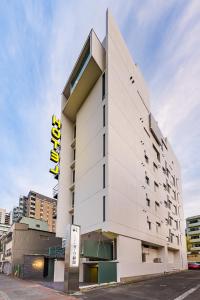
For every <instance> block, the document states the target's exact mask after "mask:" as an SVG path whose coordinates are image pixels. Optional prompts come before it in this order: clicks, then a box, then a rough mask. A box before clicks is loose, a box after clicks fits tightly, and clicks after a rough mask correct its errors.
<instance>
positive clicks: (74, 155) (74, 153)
mask: <svg viewBox="0 0 200 300" xmlns="http://www.w3.org/2000/svg"><path fill="white" fill-rule="evenodd" d="M73 158H74V160H75V159H76V150H75V149H74V151H73Z"/></svg>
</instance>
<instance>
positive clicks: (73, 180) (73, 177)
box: [72, 170, 75, 183]
mask: <svg viewBox="0 0 200 300" xmlns="http://www.w3.org/2000/svg"><path fill="white" fill-rule="evenodd" d="M72 182H73V183H74V182H75V170H73V171H72Z"/></svg>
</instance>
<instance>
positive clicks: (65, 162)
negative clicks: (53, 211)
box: [56, 13, 187, 282]
mask: <svg viewBox="0 0 200 300" xmlns="http://www.w3.org/2000/svg"><path fill="white" fill-rule="evenodd" d="M106 22H107V24H106V36H105V39H104V40H103V42H100V41H99V39H98V37H97V36H96V34H95V33H94V31H93V30H91V32H90V34H89V37H88V38H87V40H86V43H85V45H84V46H83V49H82V51H81V53H80V56H79V58H78V60H77V62H76V64H75V66H74V68H73V70H72V73H71V75H70V77H69V79H68V81H67V83H66V85H65V87H64V90H63V93H62V109H61V121H62V128H61V135H62V137H61V150H60V174H59V178H58V185H59V193H58V205H57V225H56V234H57V236H58V237H62V238H65V237H66V227H67V224H69V223H74V224H77V225H80V226H81V239H82V241H81V243H82V246H81V265H80V281H90V282H99V280H98V276H100V275H102V274H103V276H104V275H105V273H106V270H108V269H107V268H109V267H108V265H107V266H106V262H107V263H111V262H114V263H115V264H116V265H115V270H114V271H113V272H116V280H117V281H125V280H129V279H130V278H132V277H134V276H143V275H150V274H159V273H164V272H171V271H175V270H183V269H186V268H187V263H186V243H185V234H184V217H183V204H182V189H181V173H180V166H179V162H178V160H177V158H176V156H175V154H174V152H173V150H172V148H171V146H170V144H169V142H168V140H167V138H164V137H163V135H162V133H161V131H160V129H159V127H158V125H157V123H156V121H155V119H154V117H153V115H152V113H151V109H150V103H149V94H148V89H147V87H146V83H145V81H144V79H143V77H142V74H141V72H140V70H139V68H138V66H137V65H136V64H135V63H134V61H133V60H132V57H131V55H130V53H129V51H128V49H127V47H126V45H125V42H124V40H123V38H122V36H121V34H120V32H119V30H118V28H117V26H116V24H115V21H114V20H113V18H112V16H111V15H110V14H109V13H107V19H106ZM102 262H104V264H102ZM100 265H102V266H103V267H102V268H103V269H102V270H101V274H99V271H98V269H100ZM109 266H111V264H110V265H109ZM58 268H60V269H59V270H60V274H63V272H64V271H63V270H64V263H63V264H62V263H60V262H59V266H58ZM57 273H59V272H58V270H57ZM112 278H113V277H112ZM106 280H107V281H109V278H108V279H106Z"/></svg>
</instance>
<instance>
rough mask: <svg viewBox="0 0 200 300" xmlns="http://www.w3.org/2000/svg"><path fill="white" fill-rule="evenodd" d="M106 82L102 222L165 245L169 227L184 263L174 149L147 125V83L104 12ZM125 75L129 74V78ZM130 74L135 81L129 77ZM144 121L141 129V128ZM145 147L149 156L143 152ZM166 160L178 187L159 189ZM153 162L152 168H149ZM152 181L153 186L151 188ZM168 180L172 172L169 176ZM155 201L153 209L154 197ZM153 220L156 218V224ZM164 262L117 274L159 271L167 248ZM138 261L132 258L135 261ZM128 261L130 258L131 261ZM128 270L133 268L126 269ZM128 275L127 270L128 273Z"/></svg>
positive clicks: (107, 225)
mask: <svg viewBox="0 0 200 300" xmlns="http://www.w3.org/2000/svg"><path fill="white" fill-rule="evenodd" d="M106 49H107V81H108V82H107V85H108V99H107V101H108V199H107V215H108V217H107V223H106V230H108V231H111V232H115V233H117V234H121V235H126V236H129V237H132V238H135V239H138V240H143V241H145V242H147V243H152V244H155V245H158V246H165V247H167V237H168V236H169V229H171V232H172V233H174V241H173V243H169V246H170V247H171V248H174V249H176V250H179V251H178V253H179V257H178V256H177V265H178V262H179V266H180V268H185V266H186V260H185V258H184V257H183V259H182V264H181V258H180V252H181V253H182V254H185V247H184V245H183V244H184V242H182V243H180V244H178V243H177V239H176V236H181V239H182V240H183V239H184V232H183V230H182V228H183V215H182V191H181V175H180V167H179V164H178V162H177V159H176V157H175V155H174V153H173V152H172V150H171V147H170V145H168V150H166V149H165V148H164V147H163V149H161V147H160V146H159V145H158V144H157V142H156V140H155V138H154V137H153V135H152V133H151V132H150V130H149V113H150V106H149V99H148V91H147V89H146V85H145V82H144V80H143V79H142V77H141V76H139V75H138V72H139V71H138V67H137V66H135V64H134V62H133V61H132V59H131V57H130V54H129V53H128V50H127V48H126V46H125V44H124V41H123V39H122V37H121V36H120V33H119V32H118V29H117V27H116V25H115V22H114V21H113V19H112V17H111V16H110V15H108V18H107V48H106ZM130 76H132V79H131V80H130ZM132 80H134V83H132ZM144 127H145V129H146V131H147V132H148V134H147V133H146V131H145V130H144ZM153 145H155V146H156V148H157V150H158V151H159V153H160V161H158V159H157V156H156V153H155V151H154V149H153ZM144 152H146V154H147V156H148V158H149V162H148V163H147V162H146V161H145V158H144ZM165 160H166V161H167V163H168V164H169V165H170V172H171V174H172V175H175V177H176V178H178V182H179V185H178V187H177V186H175V187H172V188H171V192H170V193H168V192H167V191H165V190H164V187H163V183H165V182H166V178H167V177H166V175H165V174H164V172H163V169H162V168H163V167H164V166H165ZM153 163H156V165H157V169H154V168H153ZM146 175H147V176H148V177H149V180H150V184H149V185H147V184H146V182H145V176H146ZM154 181H155V182H156V183H157V184H158V189H157V190H156V191H155V189H154ZM168 181H169V183H170V185H171V186H172V183H171V178H169V179H168ZM173 189H174V190H175V191H176V193H177V192H179V200H178V201H177V200H174V199H173V193H172V190H173ZM146 194H147V195H148V198H149V199H150V207H148V206H147V204H146ZM167 195H168V196H169V198H170V201H171V202H172V205H176V206H177V207H179V210H180V213H179V214H177V215H175V214H174V213H173V212H172V209H168V208H166V207H165V204H164V200H165V199H167ZM156 201H157V202H158V203H159V207H158V208H157V209H156V205H155V202H156ZM168 214H170V215H171V216H172V217H173V219H174V220H177V221H178V222H179V221H180V223H181V228H178V229H176V228H175V226H174V224H175V223H174V221H173V225H172V226H170V225H167V224H166V218H168ZM147 218H148V219H149V221H150V222H151V230H149V228H148V223H147ZM156 223H159V224H160V227H159V228H158V230H157V228H156V227H157V226H156ZM163 253H164V257H163V258H164V262H165V263H163V264H159V263H154V267H153V268H149V267H148V264H142V266H139V268H138V271H137V268H135V267H134V262H133V264H132V267H128V265H127V268H128V269H127V270H129V271H127V272H126V268H124V269H123V267H120V264H121V262H120V258H118V259H119V269H120V270H123V271H120V274H123V276H129V275H131V272H132V274H137V272H138V274H139V273H141V274H142V273H143V271H142V270H144V272H147V269H148V268H149V270H150V271H152V272H154V271H155V272H163V271H164V270H165V269H166V268H167V263H166V257H165V256H167V251H164V252H163ZM138 263H139V261H138V262H137V264H138ZM130 265H131V261H130ZM131 270H132V271H131ZM126 273H127V274H129V275H127V274H126Z"/></svg>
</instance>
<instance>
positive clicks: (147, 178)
mask: <svg viewBox="0 0 200 300" xmlns="http://www.w3.org/2000/svg"><path fill="white" fill-rule="evenodd" d="M145 181H146V183H147V184H148V185H149V184H150V182H149V177H148V176H147V175H146V176H145Z"/></svg>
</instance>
